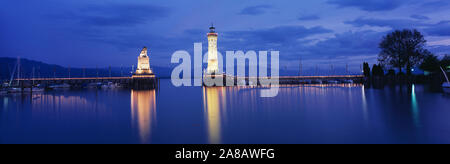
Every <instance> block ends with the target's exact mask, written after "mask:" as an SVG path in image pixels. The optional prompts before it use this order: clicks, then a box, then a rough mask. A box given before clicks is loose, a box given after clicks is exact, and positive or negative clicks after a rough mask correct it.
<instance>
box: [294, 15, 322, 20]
mask: <svg viewBox="0 0 450 164" xmlns="http://www.w3.org/2000/svg"><path fill="white" fill-rule="evenodd" d="M319 19H320V17H319V16H317V15H308V16H301V17H299V18H298V20H301V21H311V20H319Z"/></svg>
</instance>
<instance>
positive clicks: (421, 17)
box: [411, 14, 430, 20]
mask: <svg viewBox="0 0 450 164" xmlns="http://www.w3.org/2000/svg"><path fill="white" fill-rule="evenodd" d="M411 18H414V19H417V20H429V19H430V18H429V17H427V16H424V15H417V14H414V15H411Z"/></svg>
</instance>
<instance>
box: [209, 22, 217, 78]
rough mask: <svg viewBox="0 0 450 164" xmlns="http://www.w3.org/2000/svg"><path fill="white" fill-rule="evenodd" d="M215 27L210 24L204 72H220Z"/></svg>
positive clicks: (210, 73)
mask: <svg viewBox="0 0 450 164" xmlns="http://www.w3.org/2000/svg"><path fill="white" fill-rule="evenodd" d="M215 29H216V28H215V27H214V26H211V27H210V28H209V30H210V31H209V33H208V67H207V69H206V74H208V75H212V74H220V73H219V64H218V61H217V60H218V58H217V33H216V31H215Z"/></svg>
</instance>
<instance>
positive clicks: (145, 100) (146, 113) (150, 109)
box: [131, 90, 156, 143]
mask: <svg viewBox="0 0 450 164" xmlns="http://www.w3.org/2000/svg"><path fill="white" fill-rule="evenodd" d="M131 120H132V121H133V122H132V126H133V127H136V124H137V127H138V128H137V129H138V133H139V137H140V139H141V142H142V143H148V142H149V139H150V132H151V128H152V124H154V123H155V121H156V95H155V90H145V91H137V90H132V91H131Z"/></svg>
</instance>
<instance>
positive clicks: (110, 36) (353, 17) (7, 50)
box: [0, 0, 450, 70]
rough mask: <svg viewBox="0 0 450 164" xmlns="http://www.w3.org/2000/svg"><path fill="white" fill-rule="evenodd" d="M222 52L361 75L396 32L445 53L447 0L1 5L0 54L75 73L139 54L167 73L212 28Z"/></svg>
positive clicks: (41, 0) (16, 0) (130, 0)
mask: <svg viewBox="0 0 450 164" xmlns="http://www.w3.org/2000/svg"><path fill="white" fill-rule="evenodd" d="M212 22H213V23H214V25H215V26H216V27H217V32H218V33H219V42H218V44H219V45H218V46H219V51H222V52H224V51H226V50H245V51H246V50H256V51H259V50H279V51H280V65H281V67H283V68H284V69H291V70H296V69H298V65H299V64H298V63H299V59H300V58H301V59H302V63H303V67H305V69H307V68H312V67H315V66H316V65H319V66H322V65H323V66H325V65H326V66H329V65H330V64H333V65H335V67H339V66H341V67H344V66H345V65H346V64H349V66H350V69H352V70H358V69H359V68H360V63H362V62H363V61H368V62H370V63H371V64H374V63H375V62H376V58H377V53H378V52H379V49H378V48H377V47H378V43H379V42H380V39H381V37H382V36H383V35H385V34H386V33H388V32H389V31H392V30H393V29H403V28H417V29H419V30H420V31H421V32H423V33H424V34H425V36H426V39H427V40H428V48H429V49H430V50H431V51H432V52H434V53H436V54H438V55H442V54H445V53H449V52H450V1H448V0H426V1H424V0H364V1H362V0H315V1H286V0H284V1H281V0H189V1H187V0H126V1H123V0H121V1H119V0H102V1H101V0H96V1H92V0H72V1H70V0H64V1H62V0H2V1H1V2H0V56H1V57H17V56H20V57H22V58H28V59H34V60H39V61H44V62H47V63H52V64H59V65H63V66H72V67H95V66H100V67H106V66H109V65H111V66H131V65H132V64H135V63H136V57H137V56H138V54H139V52H140V49H141V48H142V47H143V46H147V47H149V49H150V58H151V64H152V65H156V66H169V63H170V57H171V55H172V53H173V52H175V51H176V50H188V51H189V52H190V53H193V52H192V49H193V44H194V43H195V42H203V43H204V45H203V46H204V51H206V49H207V45H206V33H207V32H208V27H209V26H210V24H211V23H212Z"/></svg>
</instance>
